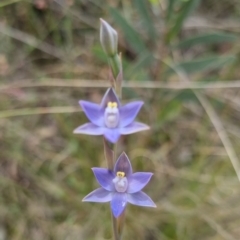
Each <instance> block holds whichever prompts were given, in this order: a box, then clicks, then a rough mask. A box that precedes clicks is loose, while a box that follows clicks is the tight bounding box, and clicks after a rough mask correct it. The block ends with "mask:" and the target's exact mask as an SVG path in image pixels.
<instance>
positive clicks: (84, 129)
mask: <svg viewBox="0 0 240 240" xmlns="http://www.w3.org/2000/svg"><path fill="white" fill-rule="evenodd" d="M73 133H81V134H88V135H103V133H104V128H102V127H99V126H97V125H95V124H93V123H85V124H83V125H81V126H79V127H77V128H76V129H75V130H74V131H73Z"/></svg>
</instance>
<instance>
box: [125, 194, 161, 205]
mask: <svg viewBox="0 0 240 240" xmlns="http://www.w3.org/2000/svg"><path fill="white" fill-rule="evenodd" d="M127 201H128V202H129V203H131V204H134V205H138V206H143V207H156V204H155V203H154V202H153V201H152V199H151V198H150V197H149V196H148V195H147V194H146V193H144V192H142V191H140V192H136V193H132V194H130V193H129V194H128V198H127Z"/></svg>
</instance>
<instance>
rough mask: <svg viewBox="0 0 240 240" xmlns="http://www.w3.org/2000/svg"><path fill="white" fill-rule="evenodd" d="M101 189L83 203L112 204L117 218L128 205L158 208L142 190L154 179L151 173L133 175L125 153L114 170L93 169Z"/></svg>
mask: <svg viewBox="0 0 240 240" xmlns="http://www.w3.org/2000/svg"><path fill="white" fill-rule="evenodd" d="M92 170H93V173H94V175H95V177H96V179H97V181H98V183H99V184H100V185H101V188H98V189H96V190H94V191H93V192H91V193H89V194H88V195H87V196H86V197H85V198H84V199H83V200H82V201H83V202H111V209H112V212H113V215H114V216H115V217H116V218H117V217H119V216H120V215H121V213H122V212H123V210H124V209H125V207H126V205H127V203H128V202H129V203H131V204H134V205H138V206H144V207H156V205H155V203H154V202H153V201H152V199H151V198H150V197H149V196H148V195H147V194H145V193H144V192H142V191H141V190H142V189H143V188H144V187H145V186H146V185H147V183H148V182H149V180H150V179H151V177H152V175H153V174H152V173H150V172H136V173H132V166H131V163H130V161H129V159H128V156H127V155H126V154H125V153H122V154H121V155H120V157H119V158H118V160H117V162H116V164H115V166H114V170H113V171H111V170H109V169H105V168H92Z"/></svg>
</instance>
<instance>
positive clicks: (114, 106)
mask: <svg viewBox="0 0 240 240" xmlns="http://www.w3.org/2000/svg"><path fill="white" fill-rule="evenodd" d="M107 106H108V107H109V108H116V107H117V103H116V102H108V104H107Z"/></svg>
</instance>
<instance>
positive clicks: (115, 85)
mask: <svg viewBox="0 0 240 240" xmlns="http://www.w3.org/2000/svg"><path fill="white" fill-rule="evenodd" d="M100 20H101V28H100V41H101V44H102V47H103V49H104V51H105V53H106V54H107V57H108V62H109V67H110V72H111V77H110V82H111V85H112V88H109V89H108V90H107V91H106V93H105V95H104V96H103V98H102V101H101V103H100V104H96V103H92V102H88V101H84V100H81V101H79V104H80V106H81V107H82V110H83V112H84V113H85V114H86V116H87V118H88V119H89V122H88V123H85V124H83V125H81V126H79V127H78V128H76V129H75V130H74V133H77V134H88V135H103V145H104V155H105V159H106V162H107V168H96V167H94V168H92V170H93V173H94V175H95V177H96V180H97V181H98V183H99V185H100V188H98V189H96V190H94V191H92V192H91V193H89V194H88V195H87V196H86V197H85V198H84V199H83V200H82V201H84V202H101V203H103V202H110V206H111V215H112V227H113V239H114V240H121V239H122V233H123V228H124V222H125V211H126V206H127V204H128V203H131V204H134V205H138V206H144V207H156V205H155V203H154V202H153V201H152V199H151V198H150V197H149V196H148V195H147V194H145V193H144V192H142V191H141V190H142V189H143V188H144V187H145V186H146V185H147V183H148V182H149V181H150V179H151V177H152V175H153V174H152V173H150V172H136V173H133V172H132V165H131V162H130V160H129V158H128V156H127V155H126V153H124V152H123V153H122V154H121V155H120V156H119V155H118V152H117V147H118V140H119V139H120V136H121V135H128V134H132V133H136V132H139V131H143V130H148V129H149V126H147V125H146V124H144V123H140V122H136V121H135V118H136V116H137V114H138V112H139V111H140V109H141V107H142V105H143V101H133V102H130V103H127V104H125V105H122V104H121V101H120V100H121V97H122V81H123V71H122V61H121V54H118V53H117V42H118V37H117V32H116V31H115V29H113V28H112V27H111V26H110V25H109V24H108V23H107V22H106V21H104V20H103V19H100ZM118 156H119V157H118Z"/></svg>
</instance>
